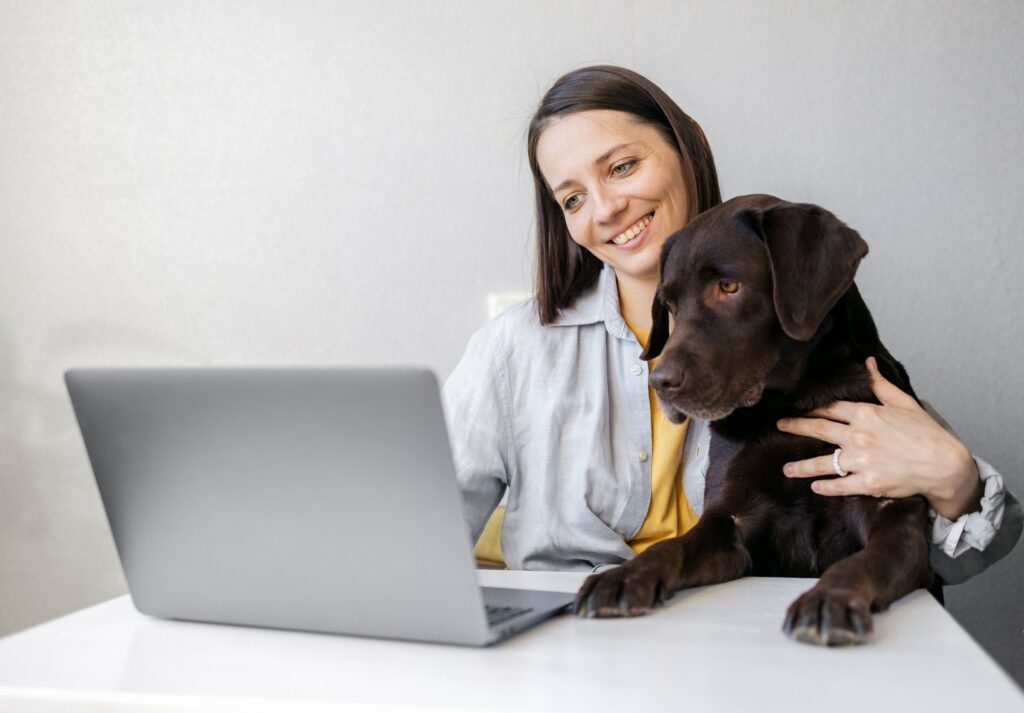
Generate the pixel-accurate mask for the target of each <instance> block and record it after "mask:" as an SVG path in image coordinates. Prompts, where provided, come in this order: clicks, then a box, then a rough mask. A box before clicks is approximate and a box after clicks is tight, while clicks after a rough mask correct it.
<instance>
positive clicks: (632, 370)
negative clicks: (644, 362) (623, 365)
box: [629, 364, 644, 376]
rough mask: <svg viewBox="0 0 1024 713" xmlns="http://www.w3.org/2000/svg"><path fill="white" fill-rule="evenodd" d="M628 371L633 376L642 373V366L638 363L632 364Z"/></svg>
mask: <svg viewBox="0 0 1024 713" xmlns="http://www.w3.org/2000/svg"><path fill="white" fill-rule="evenodd" d="M629 372H630V373H631V374H632V375H633V376H640V375H641V374H643V373H644V368H643V367H642V366H640V365H639V364H634V365H633V366H631V367H630V368H629Z"/></svg>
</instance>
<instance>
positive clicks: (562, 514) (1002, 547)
mask: <svg viewBox="0 0 1024 713" xmlns="http://www.w3.org/2000/svg"><path fill="white" fill-rule="evenodd" d="M527 152H528V156H529V160H530V166H531V170H532V172H533V177H534V184H535V196H536V198H535V200H536V214H537V240H538V243H537V272H536V298H535V299H532V300H529V301H528V302H524V303H522V304H520V305H519V306H517V307H515V308H513V309H511V310H509V311H507V312H506V313H504V314H503V315H501V316H500V317H498V318H497V319H495V320H493V321H492V322H490V323H489V324H487V325H486V326H485V327H483V328H482V329H481V330H480V331H479V332H477V334H475V335H474V336H473V338H472V340H471V341H470V343H469V346H468V347H467V349H466V353H465V355H464V357H463V359H462V361H461V362H460V363H459V365H458V366H457V367H456V369H455V371H454V372H453V373H452V375H451V376H450V377H449V379H448V382H447V383H446V385H445V389H444V397H445V405H446V411H447V414H448V417H449V420H450V429H451V436H452V442H453V449H454V455H455V460H456V465H457V468H458V477H459V481H460V484H461V487H462V492H463V496H464V501H465V509H466V516H467V519H468V520H469V524H470V527H471V530H472V533H473V537H474V538H476V537H478V536H479V535H480V533H481V531H482V530H483V529H484V526H485V523H487V522H488V518H489V516H491V514H492V512H495V507H496V506H497V504H498V502H499V501H500V499H501V498H502V495H503V494H504V493H505V492H506V490H507V492H508V505H507V509H506V510H505V511H504V514H503V516H502V515H501V512H502V511H501V510H498V511H497V512H498V513H499V514H498V515H497V516H496V517H495V518H492V519H491V520H490V525H489V527H488V532H489V533H491V536H492V538H493V536H494V535H495V534H496V533H498V532H500V539H501V554H502V556H503V558H504V561H505V562H506V563H507V564H508V565H509V566H510V567H512V568H516V569H519V568H521V569H563V570H577V571H578V570H586V571H591V570H599V569H601V568H603V567H607V566H613V565H617V564H621V563H623V562H625V561H627V560H629V559H631V558H632V557H633V556H634V555H635V554H636V553H638V552H641V551H643V550H644V549H646V548H647V547H649V546H651V545H653V544H655V543H657V542H660V541H663V540H666V539H669V538H674V537H678V536H681V535H683V534H684V533H685V532H687V531H688V530H689V529H690V528H691V527H693V525H694V524H695V523H696V521H697V518H698V517H699V515H700V513H701V512H702V508H703V498H704V477H705V474H706V472H707V469H708V455H709V454H708V445H709V441H710V432H709V429H708V426H707V422H706V421H701V420H698V419H694V418H690V419H687V420H684V421H683V422H682V423H678V424H676V423H672V422H670V421H669V420H668V419H667V418H666V417H665V415H664V414H663V413H662V411H661V408H660V407H659V406H658V403H657V401H656V398H655V396H654V394H653V392H652V391H651V390H650V389H649V387H648V373H649V372H648V370H649V368H652V367H653V366H654V364H653V362H644V361H643V360H641V359H640V354H641V351H642V349H643V348H644V346H645V345H646V343H647V340H648V335H649V332H650V328H651V304H652V302H653V301H654V296H655V291H656V289H657V285H658V262H659V255H660V253H661V248H662V246H663V245H664V243H665V241H666V240H667V238H668V237H669V236H670V235H671V234H672V233H673V232H675V231H676V230H678V229H679V228H681V227H683V226H684V225H686V224H687V223H688V221H690V220H691V219H692V218H694V217H695V216H696V215H698V214H700V213H702V212H703V211H705V210H707V209H709V208H711V207H713V206H715V205H718V204H719V203H721V197H720V192H719V188H718V179H717V175H716V171H715V165H714V160H713V158H712V155H711V150H710V148H709V147H708V144H707V141H706V140H705V138H704V133H703V131H702V130H701V128H700V127H699V126H698V124H697V123H696V122H695V121H693V119H691V118H690V117H689V116H687V115H686V114H685V113H684V112H683V111H682V110H681V109H680V108H679V107H678V106H677V105H676V104H675V103H674V102H673V101H672V100H671V99H670V98H669V97H668V96H667V95H665V94H664V92H662V91H661V90H660V89H659V88H658V87H657V86H655V85H654V84H653V83H651V82H650V81H649V80H647V79H645V78H644V77H641V76H640V75H638V74H636V73H634V72H631V71H629V70H626V69H622V68H618V67H608V66H600V67H587V68H583V69H580V70H576V71H574V72H570V73H569V74H567V75H565V76H564V77H562V78H560V79H559V80H558V81H556V82H555V84H554V85H553V86H552V87H551V89H550V90H548V92H547V93H546V94H545V95H544V97H543V99H542V100H541V103H540V107H539V108H538V109H537V112H536V114H535V115H534V117H533V120H532V122H531V124H530V130H529V136H528V143H527ZM735 289H736V288H735V285H734V284H733V283H728V282H723V283H722V284H721V290H722V292H723V293H725V294H726V295H728V294H730V291H732V292H735ZM878 378H879V379H880V378H881V377H878ZM883 381H884V380H876V382H875V387H876V394H881V395H880V396H879V400H880V401H882V404H883V405H881V406H878V407H876V408H877V410H878V414H879V415H881V418H880V419H878V420H877V421H875V422H873V423H876V424H888V425H887V426H884V427H883V426H871V425H870V424H869V425H867V426H864V425H862V424H861V423H860V422H859V421H858V425H857V427H856V429H857V434H858V435H857V436H856V438H853V436H851V435H850V434H851V433H852V431H851V430H848V429H852V428H853V427H852V425H850V424H837V423H836V422H835V421H832V420H829V419H830V418H831V414H832V413H833V412H826V413H822V414H817V413H816V414H813V416H819V417H818V418H810V419H808V420H806V421H805V420H803V419H796V421H797V423H791V424H788V425H787V426H785V427H786V428H788V429H789V430H790V431H792V432H798V429H811V428H815V429H816V431H815V432H816V433H841V434H842V436H841V437H842V438H844V439H846V438H849V439H850V442H845V441H843V442H841V443H837V445H842V446H843V459H844V460H843V463H844V467H846V468H852V467H855V466H853V465H851V464H857V465H856V467H861V468H862V469H864V470H863V472H862V473H861V476H862V477H860V478H859V479H852V478H851V479H846V482H858V483H861V484H862V485H861V490H860V492H859V494H875V493H872V492H871V490H870V488H869V485H868V483H870V482H872V478H871V477H869V475H870V474H869V473H868V471H867V469H868V467H869V466H868V465H867V464H872V465H871V467H878V468H883V469H886V470H887V472H888V471H892V472H898V473H900V474H901V477H902V478H903V482H904V485H906V484H912V486H907V487H909V488H910V491H911V492H913V493H918V494H921V495H924V496H925V497H926V498H927V499H928V501H929V503H930V504H931V505H932V507H933V510H934V511H937V512H940V513H942V515H937V514H935V513H934V512H933V515H932V522H931V525H930V527H931V539H932V542H933V551H932V556H931V559H932V565H933V567H934V569H935V570H936V572H937V573H938V574H939V576H940V577H942V578H943V579H944V580H945V581H947V582H955V581H962V580H964V579H966V578H967V577H969V576H972V575H973V574H976V573H977V572H979V571H981V570H982V569H983V568H984V567H986V566H987V565H988V564H990V563H991V561H993V560H994V559H998V558H999V557H1001V556H1002V555H1003V554H1005V553H1006V552H1007V551H1008V550H1009V549H1010V547H1012V545H1013V544H1014V543H1015V542H1016V539H1017V537H1018V535H1019V533H1020V526H1021V513H1020V507H1019V505H1018V504H1017V503H1016V501H1015V500H1014V499H1013V497H1012V496H1011V495H1010V494H1009V493H1007V492H1006V491H1005V489H1004V488H1003V485H1002V478H1001V477H1000V476H999V474H998V473H996V472H995V471H994V470H993V469H992V468H991V466H989V465H988V464H986V463H985V462H984V461H981V460H980V459H977V458H974V457H970V454H969V451H968V450H967V449H966V447H965V446H963V444H961V443H960V442H959V441H958V440H957V439H956V438H955V437H954V436H953V435H952V434H950V433H948V432H947V431H945V430H943V429H942V428H941V427H939V426H938V425H937V424H936V422H935V421H934V420H933V419H932V418H931V417H930V416H928V414H926V413H925V412H924V411H923V410H920V409H919V407H918V410H920V413H917V412H915V413H914V414H913V418H904V417H902V416H901V414H902V413H903V412H902V411H899V413H897V407H898V408H899V409H903V408H904V406H905V404H903V403H902V402H901V403H900V404H898V405H895V404H892V400H891V399H888V392H887V391H886V389H887V388H888V387H892V385H891V384H888V387H887V386H886V384H887V382H886V384H883V383H882V382H883ZM892 388H895V387H892ZM883 397H884V398H883ZM887 399H888V401H887ZM835 413H839V412H838V411H836V412H835ZM823 422H825V423H832V424H834V425H835V428H829V429H822V428H820V425H821V424H822V423H823ZM840 426H841V427H840ZM872 428H874V430H871V431H870V433H869V436H865V435H864V433H867V431H865V430H864V429H869V430H870V429H872ZM805 435H812V434H810V433H806V434H805ZM838 437H839V436H837V438H838ZM826 440H827V439H826ZM915 442H917V443H921V444H924V445H923V446H919V447H915V448H910V447H909V446H907V444H913V443H915ZM957 453H963V454H965V457H963V458H951V457H949V454H957ZM790 466H792V467H791V468H790V470H793V471H794V472H795V473H796V474H797V475H800V476H807V475H826V474H828V473H832V472H833V471H832V470H831V469H829V468H825V469H822V466H821V465H820V463H818V462H817V461H814V460H811V461H801V462H799V463H797V464H789V465H787V467H790ZM814 469H816V470H814ZM812 470H813V471H814V472H812ZM779 477H780V478H782V477H785V476H784V475H783V473H781V472H780V473H779ZM817 492H818V493H819V494H820V496H821V497H828V496H829V495H831V493H829V492H827V491H824V490H819V491H817ZM954 521H959V522H958V524H956V525H955V526H954ZM492 543H493V539H492ZM490 554H491V556H492V557H493V556H495V555H494V553H493V548H492V550H491V553H490Z"/></svg>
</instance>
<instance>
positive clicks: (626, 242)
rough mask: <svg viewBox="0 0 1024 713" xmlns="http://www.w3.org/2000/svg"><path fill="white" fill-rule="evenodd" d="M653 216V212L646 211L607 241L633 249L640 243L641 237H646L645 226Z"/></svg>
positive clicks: (626, 248)
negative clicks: (646, 212)
mask: <svg viewBox="0 0 1024 713" xmlns="http://www.w3.org/2000/svg"><path fill="white" fill-rule="evenodd" d="M653 217H654V213H648V214H647V215H645V216H644V217H643V218H641V219H640V220H638V221H637V222H635V223H634V224H633V225H631V226H629V227H628V228H627V229H626V230H624V231H622V232H621V233H619V234H618V235H616V236H615V237H614V238H612V239H611V240H610V241H608V242H610V243H612V244H613V245H615V246H617V247H620V248H623V249H625V250H633V249H634V248H636V247H637V246H639V245H640V242H641V238H644V237H646V233H647V226H649V225H650V224H651V219H652V218H653Z"/></svg>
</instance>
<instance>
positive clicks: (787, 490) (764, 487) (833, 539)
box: [704, 424, 871, 576]
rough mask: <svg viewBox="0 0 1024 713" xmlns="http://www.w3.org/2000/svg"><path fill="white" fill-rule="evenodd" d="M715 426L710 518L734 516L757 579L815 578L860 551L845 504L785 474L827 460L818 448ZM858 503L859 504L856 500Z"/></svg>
mask: <svg viewBox="0 0 1024 713" xmlns="http://www.w3.org/2000/svg"><path fill="white" fill-rule="evenodd" d="M716 425H717V424H712V435H711V444H710V456H709V457H710V464H709V468H708V475H707V480H706V481H705V496H704V497H705V504H704V510H705V512H709V511H711V510H715V511H719V512H726V513H729V514H730V515H732V516H733V519H734V521H735V522H736V524H737V527H738V530H739V532H738V534H739V536H740V537H741V538H742V539H743V542H744V545H745V546H746V548H747V549H748V551H749V552H750V554H751V557H752V559H753V563H754V573H755V574H758V575H765V576H818V575H820V574H821V572H822V571H823V570H824V568H826V567H827V566H828V565H829V564H831V563H832V562H834V561H836V560H837V559H839V558H841V557H845V556H848V555H850V554H852V553H853V552H855V551H857V550H858V549H860V547H861V537H860V536H859V534H858V532H857V527H856V522H858V521H861V520H862V518H861V517H851V513H852V512H853V511H854V510H861V509H863V507H867V505H870V504H871V503H868V504H867V505H864V504H855V503H852V502H851V499H848V498H837V499H829V498H825V497H823V496H820V495H817V494H815V493H813V491H811V489H810V482H811V481H810V480H805V479H790V478H787V477H786V476H785V475H783V473H782V466H783V465H785V463H787V462H792V461H794V460H800V459H803V458H809V457H813V456H815V455H820V454H822V453H824V452H828V450H829V448H830V447H829V446H828V445H827V444H823V443H821V442H820V441H815V440H813V439H807V438H796V437H793V436H790V435H788V434H783V433H780V432H779V431H778V430H776V429H773V428H772V429H767V428H766V429H761V430H759V431H755V432H754V433H752V434H750V433H748V434H744V437H743V438H738V437H737V436H736V435H735V434H734V433H730V431H729V430H728V429H722V428H718V429H716V428H715V426H716ZM858 500H859V499H858Z"/></svg>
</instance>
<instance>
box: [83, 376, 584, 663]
mask: <svg viewBox="0 0 1024 713" xmlns="http://www.w3.org/2000/svg"><path fill="white" fill-rule="evenodd" d="M65 381H66V383H67V387H68V392H69V394H70V395H71V401H72V404H73V405H74V410H75V414H76V416H77V418H78V423H79V426H80V428H81V430H82V437H83V439H84V440H85V446H86V450H87V451H88V453H89V459H90V460H91V462H92V468H93V472H94V473H95V475H96V482H97V484H98V485H99V491H100V495H101V497H102V499H103V505H104V508H105V509H106V512H107V517H108V519H109V520H110V528H111V530H112V532H113V535H114V541H115V543H116V545H117V550H118V553H119V554H120V557H121V564H122V566H123V567H124V572H125V578H126V579H127V581H128V588H129V590H130V592H131V596H132V599H133V601H134V603H135V606H136V607H137V608H138V610H139V611H140V612H143V613H145V614H151V615H155V616H160V617H168V618H172V619H188V620H195V621H206V622H218V623H225V624H243V625H250V626H265V627H275V628H283V629H299V630H307V631H319V632H330V633H337V634H354V635H360V636H373V637H384V638H395V639H413V640H421V641H436V642H446V643H453V644H469V645H477V646H482V645H487V644H490V643H494V642H496V641H499V640H501V639H503V638H505V637H507V636H509V635H511V634H513V633H516V632H518V631H521V630H522V629H525V628H527V627H529V626H531V625H533V624H536V623H538V622H540V621H542V620H544V619H546V618H548V617H550V616H553V615H555V614H557V613H559V612H561V611H564V610H565V609H566V607H567V605H568V604H569V603H570V602H571V600H572V598H573V595H571V594H565V593H556V592H533V591H525V590H504V589H490V588H481V587H479V586H478V583H477V573H476V567H475V560H474V558H473V552H472V545H471V543H470V540H469V534H468V532H467V528H466V522H465V519H464V515H463V511H462V500H461V495H460V493H459V489H458V484H457V482H456V479H455V469H454V466H453V463H452V456H451V451H450V446H449V442H448V435H447V430H446V428H445V421H444V413H443V411H442V407H441V399H440V394H439V392H438V386H437V380H436V379H435V377H434V375H433V374H432V373H431V372H430V371H427V370H414V369H72V370H70V371H68V372H67V373H66V374H65ZM485 605H486V606H485Z"/></svg>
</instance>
